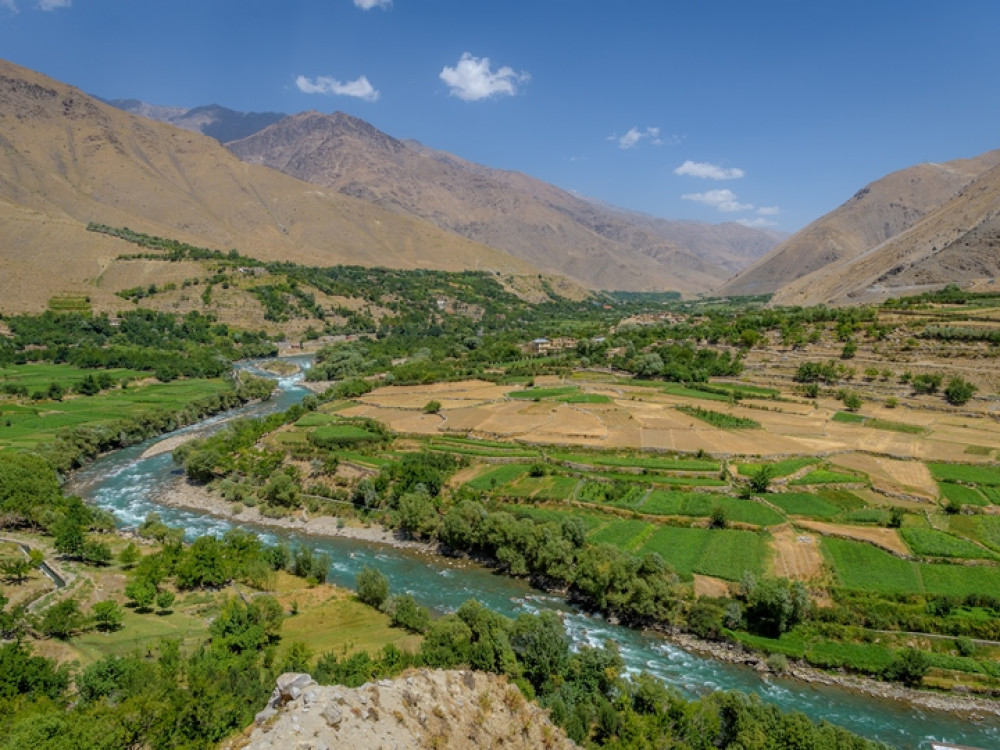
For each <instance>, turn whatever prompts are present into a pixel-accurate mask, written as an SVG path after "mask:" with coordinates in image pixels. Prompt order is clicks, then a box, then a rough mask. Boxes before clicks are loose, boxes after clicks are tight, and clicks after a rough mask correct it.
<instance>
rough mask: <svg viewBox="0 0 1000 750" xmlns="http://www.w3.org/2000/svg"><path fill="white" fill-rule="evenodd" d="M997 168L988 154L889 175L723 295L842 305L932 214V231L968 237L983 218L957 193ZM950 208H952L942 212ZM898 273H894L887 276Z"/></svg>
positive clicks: (940, 276) (999, 158)
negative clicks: (897, 242) (891, 248)
mask: <svg viewBox="0 0 1000 750" xmlns="http://www.w3.org/2000/svg"><path fill="white" fill-rule="evenodd" d="M998 164H1000V151H991V152H989V153H986V154H983V155H981V156H978V157H975V158H973V159H961V160H957V161H951V162H947V163H944V164H920V165H917V166H915V167H910V168H908V169H903V170H900V171H898V172H894V173H892V174H890V175H887V176H886V177H883V178H882V179H880V180H877V181H876V182H873V183H871V184H870V185H868V186H866V187H865V188H863V189H861V190H859V191H858V192H857V193H856V194H855V195H854V196H853V197H852V198H851V199H850V200H848V201H847V202H846V203H844V204H843V205H841V206H840V207H838V208H836V209H835V210H833V211H831V212H830V213H828V214H826V215H825V216H823V217H821V218H819V219H817V220H816V221H814V222H813V223H812V224H810V225H809V226H807V227H806V228H805V229H803V230H802V231H800V232H798V233H796V234H795V235H793V236H792V237H791V238H789V239H788V240H786V241H785V242H783V243H782V244H781V245H779V246H778V247H777V248H775V249H774V250H773V251H771V252H770V253H769V254H768V255H766V256H765V257H763V258H762V259H760V260H759V261H758V262H756V263H755V264H753V265H752V266H751V267H749V268H747V269H746V270H745V271H743V272H742V273H740V274H739V275H738V276H736V277H735V278H733V279H732V280H730V281H729V282H728V283H727V284H725V285H724V286H722V287H721V288H720V290H719V291H720V293H721V294H731V295H749V294H771V293H777V295H776V298H775V300H776V301H785V302H788V301H791V300H796V301H799V302H798V303H802V304H806V303H818V302H838V301H839V302H842V301H845V300H846V299H848V297H847V295H848V294H852V293H853V294H854V296H855V297H857V295H858V293H860V290H862V289H864V288H866V287H867V286H868V285H870V284H872V283H875V280H876V279H878V278H879V277H880V276H882V275H883V274H884V273H888V272H889V271H891V270H892V269H893V268H894V267H895V266H896V265H897V261H896V260H894V259H892V257H890V256H892V255H893V253H892V252H889V253H886V254H883V255H880V256H878V257H880V258H884V259H885V263H886V265H885V266H884V268H882V269H881V270H878V269H876V268H875V266H876V265H877V263H876V262H875V259H874V258H873V257H872V253H873V251H874V249H875V248H880V247H882V246H883V245H887V244H889V243H891V242H892V241H893V240H894V238H901V237H902V235H903V234H904V233H907V232H908V231H909V230H911V229H915V228H916V227H917V226H918V225H919V224H921V223H922V222H923V221H925V220H928V219H930V218H931V217H932V216H934V217H936V219H935V221H936V222H937V223H936V226H937V230H935V231H938V232H941V231H944V229H943V224H942V222H944V223H948V224H951V225H952V229H951V230H949V231H950V232H952V233H954V232H969V231H971V230H972V229H973V228H974V226H975V225H976V222H978V220H979V218H982V217H981V216H980V215H979V214H977V213H976V211H975V210H974V211H972V213H967V212H965V211H964V209H963V208H962V207H961V206H962V203H963V201H962V200H959V197H960V196H959V194H960V191H963V189H965V188H967V187H968V186H970V184H971V183H973V181H974V180H977V179H978V178H980V177H984V176H985V174H986V173H987V172H989V171H990V170H991V169H993V168H994V167H996V166H997V165H998ZM954 201H957V202H954ZM947 206H951V208H947V210H945V209H946V207H947ZM942 210H945V213H944V214H941V213H940V212H941V211H942ZM987 213H988V211H987ZM949 216H950V218H944V217H949ZM977 217H979V218H977ZM946 234H947V232H946ZM940 247H942V245H940V243H939V248H940ZM935 252H936V251H935ZM931 254H933V253H931ZM862 257H864V258H868V259H869V260H867V261H866V262H865V264H863V265H865V267H866V268H868V269H869V271H867V272H866V274H867V275H866V276H865V278H864V279H861V278H860V277H859V278H852V275H854V274H856V273H858V272H859V268H860V266H854V265H853V263H854V261H855V260H858V259H860V258H862ZM922 263H923V261H921V262H920V264H921V265H922ZM939 271H941V272H931V271H930V266H928V267H927V269H926V273H920V272H916V271H915V272H914V273H915V274H916V275H915V276H910V277H907V276H899V277H898V278H896V279H895V280H894V281H893V283H892V284H884V286H886V287H888V286H899V285H905V284H906V283H908V282H907V279H909V280H910V281H911V282H912V281H913V280H914V279H916V278H922V279H924V280H925V281H924V283H935V282H945V281H947V280H948V278H947V276H948V274H947V273H943V271H944V269H943V268H941V269H939ZM845 273H846V274H847V275H846V276H844V275H843V274H845ZM899 273H900V271H898V270H897V271H894V272H893V273H892V274H890V276H898V274H899ZM931 279H934V280H935V282H932V281H931ZM879 283H881V282H879Z"/></svg>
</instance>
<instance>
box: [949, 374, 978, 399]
mask: <svg viewBox="0 0 1000 750" xmlns="http://www.w3.org/2000/svg"><path fill="white" fill-rule="evenodd" d="M975 392H976V386H974V385H973V384H972V383H970V382H969V381H967V380H965V379H963V378H960V377H954V378H952V379H951V380H949V381H948V387H947V388H945V389H944V397H945V399H946V400H947V401H948V403H949V404H951V405H952V406H961V405H962V404H965V403H967V402H968V401H969V399H970V398H972V394H973V393H975Z"/></svg>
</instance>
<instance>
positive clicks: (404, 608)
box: [391, 594, 431, 633]
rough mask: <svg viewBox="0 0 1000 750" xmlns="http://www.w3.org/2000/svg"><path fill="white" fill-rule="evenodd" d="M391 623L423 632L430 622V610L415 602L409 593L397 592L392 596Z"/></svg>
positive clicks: (394, 625)
mask: <svg viewBox="0 0 1000 750" xmlns="http://www.w3.org/2000/svg"><path fill="white" fill-rule="evenodd" d="M391 610H392V625H393V627H397V628H405V629H406V630H409V631H410V632H412V633H425V632H427V628H428V627H429V626H430V623H431V616H430V612H428V611H427V608H426V607H421V606H420V605H419V604H417V600H416V599H414V598H413V597H412V596H411V595H410V594H399V595H398V596H394V597H393V598H392V606H391Z"/></svg>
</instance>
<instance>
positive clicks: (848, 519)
mask: <svg viewBox="0 0 1000 750" xmlns="http://www.w3.org/2000/svg"><path fill="white" fill-rule="evenodd" d="M840 520H842V521H844V523H860V524H878V525H879V526H883V525H885V524H886V523H887V522H888V521H889V511H887V510H886V509H885V508H858V509H857V510H852V511H848V512H847V513H845V514H844V515H843V517H841V519H840Z"/></svg>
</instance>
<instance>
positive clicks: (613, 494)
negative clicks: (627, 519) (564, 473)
mask: <svg viewBox="0 0 1000 750" xmlns="http://www.w3.org/2000/svg"><path fill="white" fill-rule="evenodd" d="M645 495H646V489H645V488H643V487H641V486H631V487H627V488H625V489H624V490H622V489H621V488H620V486H616V485H614V484H609V483H607V482H585V483H584V484H583V485H581V486H580V489H579V490H578V491H577V494H576V499H577V500H579V501H580V502H583V503H598V504H602V505H613V506H615V507H618V508H632V507H635V506H636V505H637V504H638V503H639V501H640V500H642V498H643V497H644V496H645Z"/></svg>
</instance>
